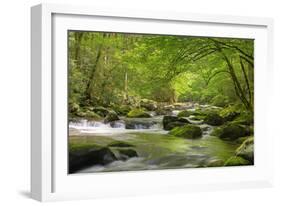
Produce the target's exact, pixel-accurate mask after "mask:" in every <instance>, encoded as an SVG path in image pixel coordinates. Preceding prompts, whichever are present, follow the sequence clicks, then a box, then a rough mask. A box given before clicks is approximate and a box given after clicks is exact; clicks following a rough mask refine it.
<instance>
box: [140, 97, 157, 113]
mask: <svg viewBox="0 0 281 206" xmlns="http://www.w3.org/2000/svg"><path fill="white" fill-rule="evenodd" d="M140 106H141V107H142V108H145V109H146V110H148V111H155V110H156V109H157V102H155V101H153V100H150V99H141V100H140Z"/></svg>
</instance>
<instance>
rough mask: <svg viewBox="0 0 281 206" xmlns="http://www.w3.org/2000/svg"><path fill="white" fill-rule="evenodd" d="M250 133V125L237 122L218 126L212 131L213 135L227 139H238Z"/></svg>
mask: <svg viewBox="0 0 281 206" xmlns="http://www.w3.org/2000/svg"><path fill="white" fill-rule="evenodd" d="M250 134H251V129H250V128H249V127H247V126H244V125H240V124H235V123H228V124H226V125H223V126H221V127H218V128H216V129H215V130H214V131H213V133H212V135H214V136H218V137H219V138H221V139H225V140H236V139H238V138H239V137H245V136H249V135H250Z"/></svg>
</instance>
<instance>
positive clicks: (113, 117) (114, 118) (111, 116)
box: [104, 111, 119, 123]
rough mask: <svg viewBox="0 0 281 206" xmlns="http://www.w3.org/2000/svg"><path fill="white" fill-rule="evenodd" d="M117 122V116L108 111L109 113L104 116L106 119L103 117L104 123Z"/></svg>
mask: <svg viewBox="0 0 281 206" xmlns="http://www.w3.org/2000/svg"><path fill="white" fill-rule="evenodd" d="M117 120H119V117H118V115H117V114H116V113H115V112H113V111H110V112H109V113H108V114H107V115H106V117H105V119H104V123H109V122H113V121H117Z"/></svg>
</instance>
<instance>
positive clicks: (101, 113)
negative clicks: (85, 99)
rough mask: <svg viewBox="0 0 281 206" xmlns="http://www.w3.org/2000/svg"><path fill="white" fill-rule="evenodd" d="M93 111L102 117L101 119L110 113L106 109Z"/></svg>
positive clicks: (97, 108)
mask: <svg viewBox="0 0 281 206" xmlns="http://www.w3.org/2000/svg"><path fill="white" fill-rule="evenodd" d="M93 111H94V112H95V113H97V114H98V115H100V116H101V117H105V116H106V115H107V114H108V113H109V112H110V111H109V110H108V109H106V108H105V107H101V106H100V107H94V108H93Z"/></svg>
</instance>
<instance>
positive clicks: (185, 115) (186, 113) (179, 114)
mask: <svg viewBox="0 0 281 206" xmlns="http://www.w3.org/2000/svg"><path fill="white" fill-rule="evenodd" d="M190 115H192V112H190V111H188V110H184V111H181V112H179V113H178V117H189V116H190Z"/></svg>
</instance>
